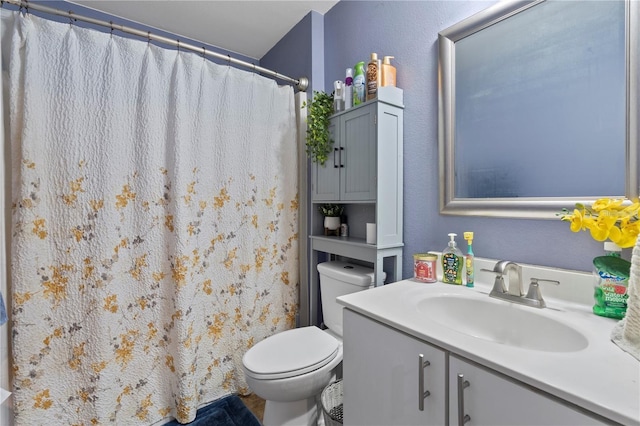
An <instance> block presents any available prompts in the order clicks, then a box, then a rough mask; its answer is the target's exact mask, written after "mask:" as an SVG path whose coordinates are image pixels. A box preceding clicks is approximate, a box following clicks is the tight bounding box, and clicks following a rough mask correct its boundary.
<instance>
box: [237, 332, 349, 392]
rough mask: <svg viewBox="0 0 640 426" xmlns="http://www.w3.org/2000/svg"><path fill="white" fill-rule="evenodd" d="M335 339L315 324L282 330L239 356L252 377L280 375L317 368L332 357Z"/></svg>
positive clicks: (289, 374) (306, 371)
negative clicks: (241, 356)
mask: <svg viewBox="0 0 640 426" xmlns="http://www.w3.org/2000/svg"><path fill="white" fill-rule="evenodd" d="M338 347H339V343H338V341H337V340H336V339H335V338H333V337H331V336H330V335H329V334H327V333H325V332H323V331H322V330H320V329H319V328H318V327H315V326H309V327H302V328H294V329H292V330H287V331H283V332H281V333H278V334H274V335H273V336H271V337H269V338H267V339H264V340H263V341H261V342H259V343H258V344H256V345H255V346H254V347H252V348H251V349H249V350H248V351H247V353H246V354H245V355H244V357H243V359H242V363H243V365H244V367H245V371H246V372H247V374H249V375H250V376H252V377H254V378H256V379H281V378H285V377H293V376H297V375H300V374H304V373H308V372H310V371H314V370H317V369H318V368H320V367H322V366H324V365H326V364H327V363H329V362H330V361H331V360H332V359H334V358H335V357H336V355H337V353H338Z"/></svg>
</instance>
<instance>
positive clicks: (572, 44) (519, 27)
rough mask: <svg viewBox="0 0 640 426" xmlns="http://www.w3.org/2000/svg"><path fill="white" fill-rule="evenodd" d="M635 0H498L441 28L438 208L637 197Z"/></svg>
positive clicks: (488, 209) (507, 207)
mask: <svg viewBox="0 0 640 426" xmlns="http://www.w3.org/2000/svg"><path fill="white" fill-rule="evenodd" d="M639 10H640V2H638V1H629V0H627V1H624V0H617V1H588V2H567V1H554V0H546V1H545V0H542V1H541V0H537V1H502V2H498V3H496V4H495V5H494V6H492V7H490V8H489V9H487V10H485V11H483V12H480V13H478V14H476V15H474V16H472V17H470V18H468V19H465V20H464V21H462V22H460V23H458V24H456V25H453V26H452V27H450V28H448V29H446V30H444V31H442V32H440V33H439V48H440V52H439V55H440V56H439V70H438V71H439V135H438V136H439V140H438V145H439V148H438V149H439V161H440V164H439V166H440V211H441V213H443V214H452V215H476V216H497V217H517V218H537V219H540V218H548V219H557V216H556V213H558V212H559V211H561V209H562V208H572V207H573V205H574V204H575V203H576V202H582V203H591V202H593V201H594V200H595V199H597V198H601V197H617V198H620V197H623V196H626V197H629V198H633V197H637V196H638V170H637V164H638V149H637V146H638V139H639V130H638V114H639V112H640V108H639V98H640V97H639V96H638V90H639V81H640V77H639V76H638V73H639V68H640V67H639V65H640V64H639V59H640V58H639V55H638V49H639V48H640V45H639V44H638V38H639V36H638V31H639V28H638V27H639V24H638V23H639V22H640V12H639Z"/></svg>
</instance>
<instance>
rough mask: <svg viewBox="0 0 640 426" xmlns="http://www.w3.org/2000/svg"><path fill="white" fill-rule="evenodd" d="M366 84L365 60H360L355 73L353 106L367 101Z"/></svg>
mask: <svg viewBox="0 0 640 426" xmlns="http://www.w3.org/2000/svg"><path fill="white" fill-rule="evenodd" d="M366 84H367V82H366V79H365V72H364V61H362V62H358V63H357V64H356V66H355V69H354V74H353V106H356V105H360V104H361V103H363V102H364V101H365V96H366Z"/></svg>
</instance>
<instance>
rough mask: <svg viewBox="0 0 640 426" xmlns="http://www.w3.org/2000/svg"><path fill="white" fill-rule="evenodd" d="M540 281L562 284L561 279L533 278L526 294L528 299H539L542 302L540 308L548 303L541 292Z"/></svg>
mask: <svg viewBox="0 0 640 426" xmlns="http://www.w3.org/2000/svg"><path fill="white" fill-rule="evenodd" d="M539 282H547V283H551V284H555V285H560V281H556V280H545V279H542V278H531V283H530V284H529V291H527V295H526V296H525V297H526V298H527V299H532V300H537V301H538V302H539V303H540V306H539V307H540V308H544V307H545V306H546V303H545V302H544V299H543V298H542V293H541V292H540V284H538V283H539Z"/></svg>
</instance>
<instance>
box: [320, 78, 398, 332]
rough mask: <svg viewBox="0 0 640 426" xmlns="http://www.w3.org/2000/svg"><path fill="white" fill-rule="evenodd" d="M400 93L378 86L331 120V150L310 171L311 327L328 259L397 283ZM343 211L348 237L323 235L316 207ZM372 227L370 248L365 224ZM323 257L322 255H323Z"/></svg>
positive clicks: (381, 279)
mask: <svg viewBox="0 0 640 426" xmlns="http://www.w3.org/2000/svg"><path fill="white" fill-rule="evenodd" d="M403 108H404V107H403V105H402V90H401V89H398V88H396V87H381V88H380V90H379V93H378V98H377V99H375V100H371V101H368V102H365V103H363V104H361V105H358V106H356V107H353V108H350V109H348V110H347V111H344V112H340V113H338V114H335V115H333V116H332V118H331V124H330V131H331V134H332V135H333V140H334V150H333V152H332V153H330V155H329V159H328V160H327V162H326V163H325V164H324V165H319V164H317V163H313V164H312V166H311V202H312V212H311V225H310V230H311V235H310V247H311V256H310V263H309V274H310V280H309V283H310V291H309V294H310V299H311V300H310V301H309V302H310V304H309V306H310V324H319V322H320V319H319V312H318V308H317V306H318V302H319V290H318V284H319V277H318V273H317V264H318V262H319V259H323V260H324V259H325V258H326V257H327V256H328V257H331V256H340V257H341V258H347V260H349V259H355V260H359V261H362V262H367V263H370V264H372V265H373V269H374V275H375V284H376V285H382V284H384V274H385V273H386V277H387V278H386V281H387V282H394V281H399V280H401V279H402V247H403V235H402V232H403V225H402V219H403V210H402V207H403V194H402V190H403V168H402V166H403V112H404V111H403ZM324 203H337V204H342V205H344V206H345V215H346V216H347V217H348V221H347V224H348V227H349V236H347V237H338V236H325V235H324V227H323V218H322V216H321V215H320V214H319V213H318V211H317V210H318V209H317V206H319V205H320V204H324ZM367 222H375V223H376V228H377V232H376V241H375V244H367V243H366V223H367ZM322 253H325V254H326V255H322Z"/></svg>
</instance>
